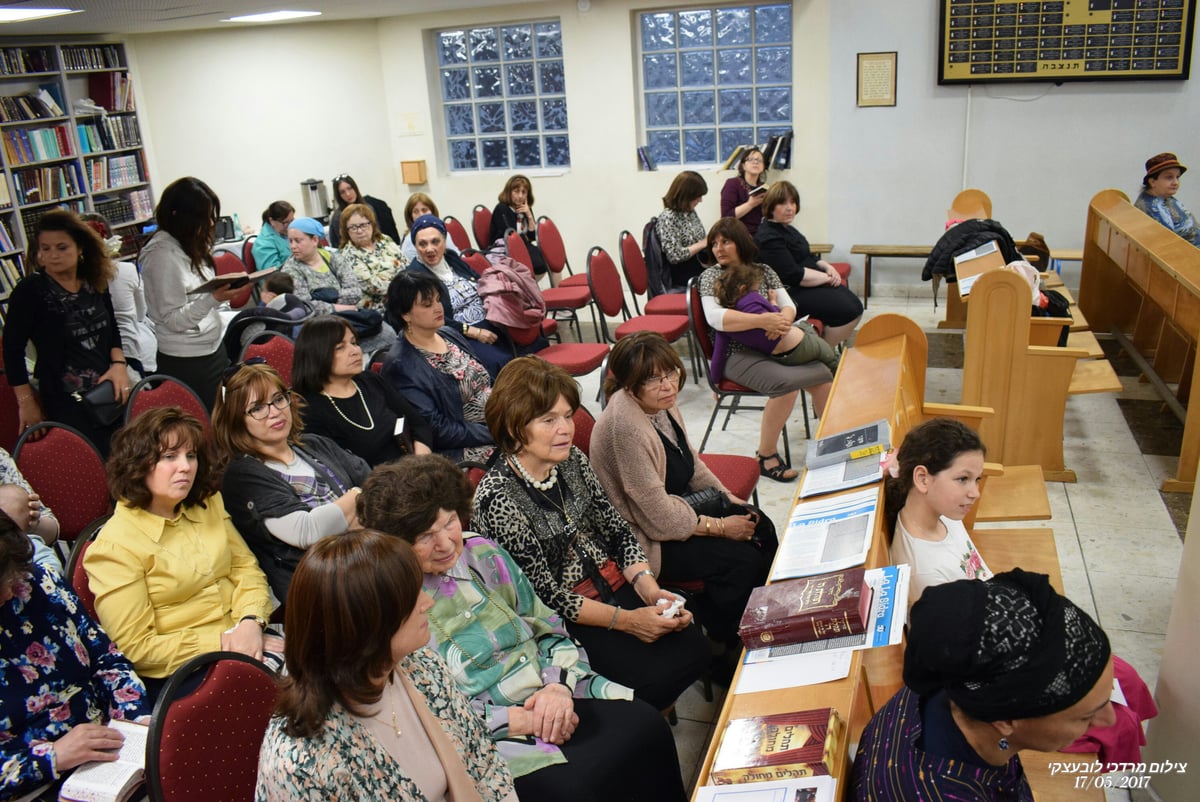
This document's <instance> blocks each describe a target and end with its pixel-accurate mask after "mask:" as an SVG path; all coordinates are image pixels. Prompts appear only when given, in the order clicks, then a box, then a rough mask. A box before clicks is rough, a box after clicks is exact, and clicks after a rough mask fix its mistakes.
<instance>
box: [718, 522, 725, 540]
mask: <svg viewBox="0 0 1200 802" xmlns="http://www.w3.org/2000/svg"><path fill="white" fill-rule="evenodd" d="M717 520H718V521H720V522H721V537H725V519H724V518H718V519H717Z"/></svg>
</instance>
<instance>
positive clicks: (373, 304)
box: [333, 203, 408, 310]
mask: <svg viewBox="0 0 1200 802" xmlns="http://www.w3.org/2000/svg"><path fill="white" fill-rule="evenodd" d="M337 224H338V226H339V228H340V232H341V242H342V247H341V249H340V250H338V251H337V252H336V253H334V255H333V272H334V273H336V274H338V275H341V274H342V273H343V272H344V271H346V270H347V269H348V270H350V271H352V272H353V273H354V275H355V277H357V278H358V283H359V285H360V286H361V287H362V300H361V301H360V304H359V305H360V306H363V307H366V308H369V309H380V310H382V309H383V308H384V307H386V306H387V288H388V283H389V282H390V281H391V280H392V278H393V277H394V276H395V275H396V274H397V273H399V272H400V271H401V270H403V269H404V268H405V267H406V266H407V265H408V259H407V258H406V257H405V256H404V254H403V253H401V252H400V246H399V245H397V244H396V242H395V240H393V239H392V238H391V237H389V236H388V235H386V234H384V233H383V232H382V231H380V230H379V221H378V220H376V218H375V212H374V210H372V209H371V207H370V206H368V205H367V204H365V203H352V204H350V205H349V206H347V207H346V208H345V209H343V210H342V214H341V217H339V218H338V222H337Z"/></svg>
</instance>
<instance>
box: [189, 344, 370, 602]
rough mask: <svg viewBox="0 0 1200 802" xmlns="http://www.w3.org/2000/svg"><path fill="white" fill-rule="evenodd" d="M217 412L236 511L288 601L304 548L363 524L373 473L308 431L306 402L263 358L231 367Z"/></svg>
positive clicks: (217, 433)
mask: <svg viewBox="0 0 1200 802" xmlns="http://www.w3.org/2000/svg"><path fill="white" fill-rule="evenodd" d="M230 371H231V373H230V376H229V377H228V378H227V379H225V382H224V383H223V384H222V385H221V388H222V390H221V393H220V394H219V395H218V396H217V405H216V406H215V407H214V408H213V439H214V441H215V442H216V444H217V450H218V452H219V453H220V455H221V460H222V462H223V463H224V464H225V465H226V468H225V478H224V481H223V484H222V488H223V489H224V491H225V499H226V502H227V506H228V509H229V514H230V515H231V516H232V517H233V523H234V525H235V526H237V528H238V531H239V532H241V533H242V534H243V535H244V536H245V538H246V542H247V543H248V544H249V545H250V549H251V550H252V551H253V552H254V554H255V556H257V557H258V561H259V564H260V565H261V566H262V569H263V571H264V572H266V575H267V579H268V581H270V583H271V590H273V591H274V592H275V597H276V598H277V599H279V601H281V602H285V601H287V592H288V583H289V582H291V579H292V571H294V570H295V568H296V563H297V562H299V561H300V557H301V556H302V555H303V554H304V549H306V548H308V547H309V546H311V545H312V544H313V543H316V542H317V541H318V540H320V539H321V538H324V537H328V536H330V535H340V534H341V533H343V532H345V531H346V530H348V529H353V528H354V527H355V526H357V525H358V518H357V517H356V516H355V514H354V502H355V500H356V499H357V498H358V494H359V492H360V491H359V485H360V484H362V481H363V479H366V478H367V474H368V473H370V472H371V468H370V466H369V465H367V463H366V462H364V461H363V460H362V459H360V458H359V457H356V456H355V455H353V454H351V453H350V452H349V451H347V450H346V449H344V448H342V447H341V446H339V445H338V444H337V443H335V442H333V441H332V440H330V439H328V438H326V437H322V436H321V435H319V434H302V432H303V430H304V427H303V425H302V424H301V422H300V416H299V415H298V414H295V411H294V410H293V405H294V404H297V402H298V397H297V396H296V395H295V394H294V393H292V391H291V390H289V389H288V388H287V385H285V384H284V383H283V379H281V378H280V377H279V374H278V373H276V372H275V369H274V368H272V367H271V366H270V365H266V364H264V363H263V362H261V361H258V360H256V359H250V360H248V361H247V362H246V363H245V364H241V365H235V366H234V367H233V368H231V369H230Z"/></svg>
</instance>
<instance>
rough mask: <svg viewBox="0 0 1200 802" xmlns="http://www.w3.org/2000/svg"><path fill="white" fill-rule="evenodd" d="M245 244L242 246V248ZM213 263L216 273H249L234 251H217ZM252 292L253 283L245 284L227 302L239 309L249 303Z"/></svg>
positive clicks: (222, 274)
mask: <svg viewBox="0 0 1200 802" xmlns="http://www.w3.org/2000/svg"><path fill="white" fill-rule="evenodd" d="M244 248H245V246H243V249H244ZM213 265H215V266H216V269H217V275H218V276H225V275H228V274H230V273H249V272H250V271H249V270H247V269H246V264H245V262H243V261H242V260H241V259H239V258H238V255H237V254H236V253H230V252H229V251H217V252H216V253H214V254H213ZM253 294H254V287H253V285H250V284H247V285H246V286H245V287H243V288H242V289H241V290H239V291H238V294H237V295H235V296H233V300H231V301H230V302H229V306H230V307H232V308H233V309H241V308H242V307H243V306H245V305H246V304H248V303H250V296H251V295H253Z"/></svg>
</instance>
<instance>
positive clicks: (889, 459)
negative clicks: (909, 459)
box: [879, 449, 900, 479]
mask: <svg viewBox="0 0 1200 802" xmlns="http://www.w3.org/2000/svg"><path fill="white" fill-rule="evenodd" d="M879 467H880V468H882V469H883V471H884V472H885V473H887V475H888V476H890V477H892V478H893V479H899V478H900V460H898V459H896V450H895V449H892V450H890V451H888V452H887V453H886V454H884V455H883V456H882V457H880V458H879Z"/></svg>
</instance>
